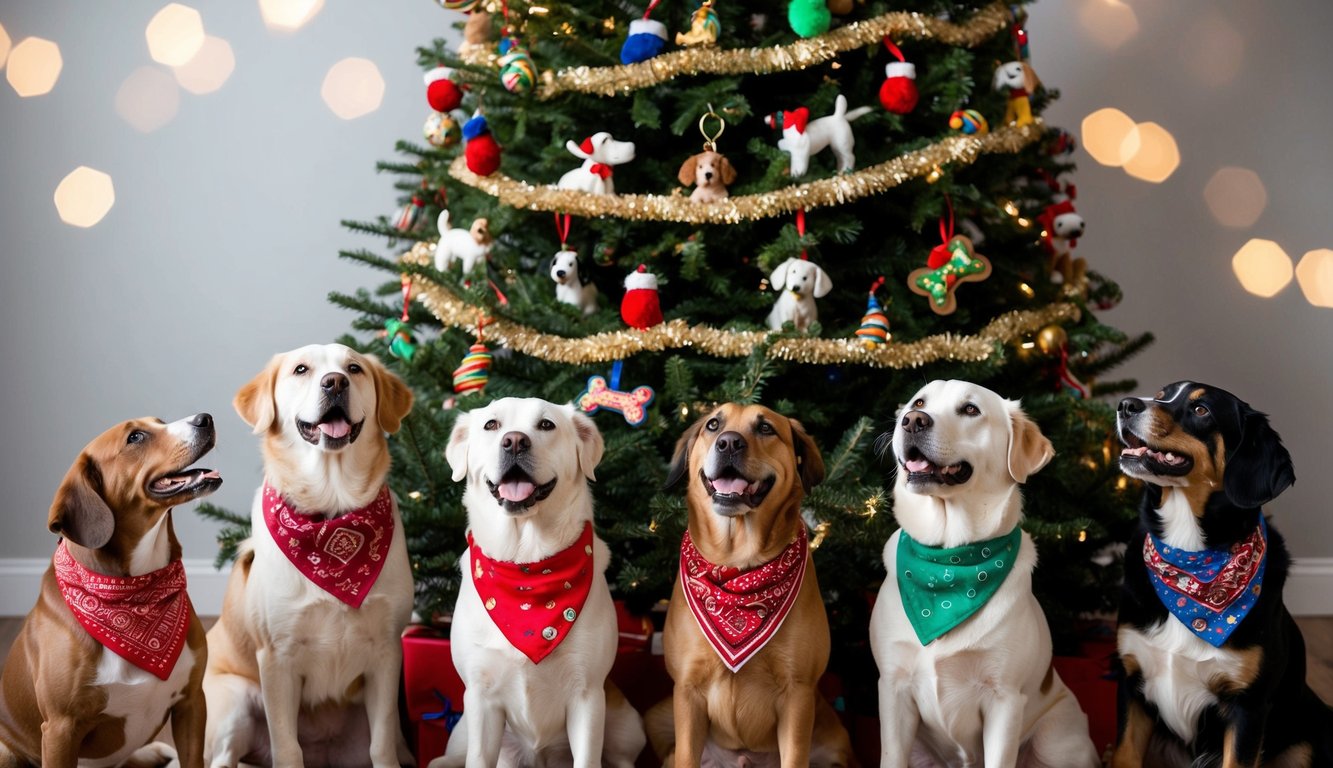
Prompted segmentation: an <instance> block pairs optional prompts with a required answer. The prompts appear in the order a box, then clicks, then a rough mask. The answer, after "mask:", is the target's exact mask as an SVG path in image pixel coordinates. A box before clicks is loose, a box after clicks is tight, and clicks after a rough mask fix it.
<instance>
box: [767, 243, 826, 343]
mask: <svg viewBox="0 0 1333 768" xmlns="http://www.w3.org/2000/svg"><path fill="white" fill-rule="evenodd" d="M768 282H769V284H770V285H772V286H773V290H775V291H778V299H777V301H775V302H773V310H772V311H771V312H769V313H768V327H769V328H770V329H771V330H774V331H780V330H782V324H783V323H785V322H787V321H791V323H792V324H793V325H795V326H796V330H798V331H804V330H805V329H807V328H809V327H810V324H811V323H813V322H815V321H816V320H818V319H819V310H818V308H816V307H815V299H817V298H823V297H825V296H827V295H828V292H829V291H831V290H833V281H832V280H831V279H830V278H829V276H828V273H827V272H825V271H824V270H823V269H821V268H820V267H819V266H818V265H817V264H815V263H814V262H813V261H807V260H806V259H787V260H786V261H784V262H782V263H781V264H780V265H778V268H777V269H775V270H773V274H772V276H771V277H769V280H768Z"/></svg>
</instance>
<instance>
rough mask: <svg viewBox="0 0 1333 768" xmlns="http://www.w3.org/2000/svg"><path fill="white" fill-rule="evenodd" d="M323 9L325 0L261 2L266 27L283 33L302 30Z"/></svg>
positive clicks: (264, 0)
mask: <svg viewBox="0 0 1333 768" xmlns="http://www.w3.org/2000/svg"><path fill="white" fill-rule="evenodd" d="M323 8H324V0H259V15H260V16H263V17H264V24H265V26H267V27H268V28H269V29H274V30H278V31H283V32H291V31H293V30H297V29H300V28H301V27H303V26H305V25H306V22H308V21H310V20H311V19H313V18H315V16H316V15H317V14H318V13H319V12H320V10H321V9H323Z"/></svg>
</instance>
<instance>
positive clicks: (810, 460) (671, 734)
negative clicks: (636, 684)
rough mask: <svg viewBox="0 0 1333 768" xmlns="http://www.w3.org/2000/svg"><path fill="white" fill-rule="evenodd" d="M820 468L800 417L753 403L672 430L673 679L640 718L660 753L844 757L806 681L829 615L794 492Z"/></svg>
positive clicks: (754, 759) (803, 759)
mask: <svg viewBox="0 0 1333 768" xmlns="http://www.w3.org/2000/svg"><path fill="white" fill-rule="evenodd" d="M823 479H824V460H823V458H822V457H821V456H820V454H819V449H818V448H817V447H816V446H815V443H814V441H813V440H812V439H811V438H810V436H809V435H807V434H806V433H805V430H804V429H803V428H802V427H801V424H800V422H797V421H795V420H792V419H788V418H787V417H785V416H782V415H780V414H777V413H774V412H773V411H771V410H769V409H767V408H764V407H762V406H757V405H749V406H743V405H737V404H725V405H722V406H719V407H718V408H716V409H715V410H714V411H713V412H712V413H710V414H709V415H707V416H705V417H703V418H702V419H700V420H699V421H698V422H696V423H695V424H694V425H693V426H692V427H690V428H689V430H687V431H686V432H685V434H684V435H682V436H681V438H680V441H679V442H678V443H677V445H676V456H675V460H674V463H673V466H672V468H671V472H670V474H669V476H668V477H667V487H668V488H670V487H671V486H673V485H675V484H676V483H678V482H681V481H682V480H683V481H685V482H686V483H687V491H686V497H685V498H686V505H687V506H688V508H689V530H688V532H687V534H686V536H687V538H686V541H685V542H684V543H683V544H682V578H680V579H678V580H677V581H676V586H675V588H674V589H673V590H672V594H671V606H670V608H669V609H668V611H667V621H666V631H665V636H664V638H663V641H664V645H665V652H666V667H667V672H668V673H670V675H671V679H672V680H673V681H674V682H675V690H674V694H673V697H672V699H671V701H670V702H665V701H664V702H662V703H660V704H658V705H657V706H655V707H654V708H653V709H652V710H651V711H649V713H648V718H647V721H648V731H649V738H650V739H651V740H652V742H653V748H654V749H655V750H656V751H657V753H658V755H659V756H660V757H662V758H663V760H664V761H665V763H666V764H667V765H672V764H674V765H675V766H677V767H678V768H684V767H685V766H698V765H700V764H701V760H702V761H703V763H704V764H714V765H738V764H742V765H745V764H748V765H753V766H777V765H781V766H782V767H783V768H797V766H800V768H805V766H847V765H854V764H855V763H854V759H853V757H852V753H851V744H850V741H849V739H848V736H847V731H846V730H845V729H844V728H843V726H842V723H841V722H839V721H838V718H837V715H836V714H835V713H834V712H833V708H832V707H831V706H829V704H828V702H827V701H825V700H824V698H823V697H822V696H820V695H819V693H818V691H817V690H816V685H817V683H818V682H819V677H820V675H822V674H823V672H824V667H825V666H826V665H827V664H828V656H829V628H828V617H827V615H826V614H825V613H824V604H823V598H822V597H821V596H820V593H819V583H818V581H817V580H816V579H815V573H814V566H813V565H812V564H811V563H810V554H809V549H808V545H807V542H806V533H805V523H804V522H803V521H802V519H801V499H802V498H804V496H805V494H806V493H807V492H808V491H809V489H810V488H812V487H813V486H815V485H817V484H818V483H819V482H821V481H822V480H823ZM755 582H762V583H763V585H764V586H760V587H759V588H758V589H755V590H752V591H748V592H746V591H743V590H742V589H741V587H743V586H746V585H750V586H753V585H754V584H755ZM733 598H739V599H733ZM696 610H698V613H696ZM710 616H711V617H712V618H713V619H715V620H716V621H714V620H711V619H710V618H708V617H710ZM742 625H744V627H745V630H744V631H741V632H739V633H731V634H729V630H727V629H726V627H731V628H733V629H734V628H736V627H740V626H742ZM673 721H674V723H673Z"/></svg>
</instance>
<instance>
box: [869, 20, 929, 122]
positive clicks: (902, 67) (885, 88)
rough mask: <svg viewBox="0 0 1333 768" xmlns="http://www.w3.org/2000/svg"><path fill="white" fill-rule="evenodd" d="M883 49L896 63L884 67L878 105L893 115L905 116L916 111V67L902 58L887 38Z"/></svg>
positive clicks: (896, 47) (918, 96) (918, 95)
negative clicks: (886, 50)
mask: <svg viewBox="0 0 1333 768" xmlns="http://www.w3.org/2000/svg"><path fill="white" fill-rule="evenodd" d="M884 47H885V48H888V49H889V53H891V54H893V57H894V58H895V59H897V61H891V62H889V63H888V64H886V65H885V66H884V77H885V78H886V79H885V80H884V82H883V83H882V84H881V85H880V86H879V103H880V104H883V105H884V108H885V109H887V110H888V111H890V112H892V113H894V114H895V115H905V114H907V113H909V112H911V111H912V110H913V109H916V102H917V100H918V99H919V98H920V94H918V93H917V90H916V65H915V64H913V63H911V62H909V61H907V60H906V59H905V58H904V57H903V52H902V51H901V50H899V49H898V46H896V45H894V44H893V41H892V40H890V39H889V38H887V37H886V38H884Z"/></svg>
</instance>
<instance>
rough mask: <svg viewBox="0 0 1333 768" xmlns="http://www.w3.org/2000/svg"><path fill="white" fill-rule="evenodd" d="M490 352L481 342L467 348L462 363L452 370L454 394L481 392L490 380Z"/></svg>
mask: <svg viewBox="0 0 1333 768" xmlns="http://www.w3.org/2000/svg"><path fill="white" fill-rule="evenodd" d="M491 359H492V358H491V351H490V350H489V349H488V348H487V347H486V345H485V344H484V343H482V342H480V341H479V342H477V343H476V344H473V345H472V346H471V347H468V350H467V355H465V356H464V357H463V362H462V363H461V364H460V365H459V366H458V367H457V368H455V369H454V392H457V393H458V394H460V395H466V394H468V393H469V392H481V391H482V390H483V389H485V388H486V382H487V381H489V380H490V378H491Z"/></svg>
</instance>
